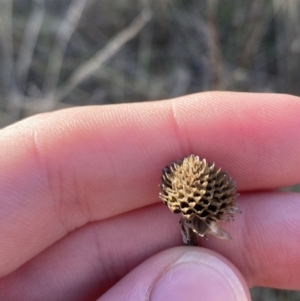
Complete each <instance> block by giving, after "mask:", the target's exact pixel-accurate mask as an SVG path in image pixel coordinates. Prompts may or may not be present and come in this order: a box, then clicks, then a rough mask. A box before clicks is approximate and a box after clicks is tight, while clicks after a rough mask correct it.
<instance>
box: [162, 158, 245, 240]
mask: <svg viewBox="0 0 300 301" xmlns="http://www.w3.org/2000/svg"><path fill="white" fill-rule="evenodd" d="M160 187H161V193H160V194H159V196H160V198H161V200H162V201H163V202H164V204H165V205H167V206H168V207H169V209H170V210H171V211H172V212H174V213H181V214H182V218H181V220H180V224H181V232H182V235H183V242H184V243H185V244H186V245H197V234H198V235H199V236H201V237H204V238H206V234H212V235H214V236H216V237H218V238H221V239H231V236H230V234H229V233H228V232H226V231H225V230H223V229H222V228H221V227H220V226H219V225H218V222H219V221H233V220H234V218H233V216H234V214H236V213H241V211H240V209H239V207H238V205H237V203H236V201H235V199H236V197H237V196H238V193H237V192H236V184H235V182H234V181H233V180H232V179H231V178H230V177H229V176H228V175H227V174H226V173H225V172H224V171H222V170H221V169H216V168H215V165H214V163H213V164H210V163H207V162H206V160H205V159H203V160H201V159H200V158H199V157H198V156H195V155H190V156H188V157H186V158H184V159H183V160H178V161H177V162H173V163H171V165H170V166H167V167H165V168H164V169H163V176H162V184H161V185H160Z"/></svg>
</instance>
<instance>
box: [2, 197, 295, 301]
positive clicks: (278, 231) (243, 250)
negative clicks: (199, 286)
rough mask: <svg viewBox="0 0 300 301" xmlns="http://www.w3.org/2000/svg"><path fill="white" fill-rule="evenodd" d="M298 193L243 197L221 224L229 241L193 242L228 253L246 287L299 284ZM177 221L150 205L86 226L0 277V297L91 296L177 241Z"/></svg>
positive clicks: (179, 241)
mask: <svg viewBox="0 0 300 301" xmlns="http://www.w3.org/2000/svg"><path fill="white" fill-rule="evenodd" d="M299 197H300V196H299V195H298V194H293V193H255V194H251V195H242V196H241V197H240V198H239V204H240V207H241V208H242V210H243V213H242V214H241V215H239V216H237V217H236V221H235V222H234V223H223V224H222V226H223V227H224V228H225V229H226V230H227V231H229V232H230V233H231V235H232V237H233V241H232V242H227V241H223V240H218V239H216V238H214V237H211V236H210V237H209V239H208V241H205V240H203V239H199V243H200V244H201V245H202V246H203V247H207V248H210V249H212V250H215V251H216V252H218V253H220V254H222V255H223V256H224V257H226V258H228V259H229V260H230V261H231V262H232V263H233V264H234V265H235V266H237V268H238V269H239V270H240V271H241V273H242V274H243V276H244V277H245V279H246V281H247V283H248V285H249V286H250V287H251V286H254V285H257V286H269V287H277V288H283V289H300V286H299V283H300V273H299V262H300V253H299V251H298V250H299V239H298V231H299V222H298V217H299V215H300V209H299ZM179 218H180V217H179V216H178V215H175V214H171V213H170V212H169V210H168V209H167V208H166V207H164V206H162V204H157V205H153V206H149V207H146V208H143V209H138V210H136V211H132V212H129V213H126V214H123V215H120V216H116V217H114V218H111V219H107V220H105V221H101V222H97V223H92V224H90V225H87V226H85V227H83V228H81V229H79V230H77V231H74V232H73V233H72V234H70V235H68V236H67V237H66V238H64V239H62V240H61V241H59V242H58V243H57V244H55V245H53V246H52V247H51V248H49V249H47V250H46V251H45V252H43V253H42V254H40V255H39V256H37V257H36V258H34V259H33V260H31V261H30V262H28V263H27V264H25V265H24V266H23V267H21V268H20V269H18V270H17V271H15V272H14V273H12V274H11V275H9V276H7V277H6V278H4V279H2V280H1V281H0V300H8V301H10V300H13V301H15V300H24V299H26V300H32V301H34V300H41V298H42V297H43V300H45V301H47V299H45V296H48V295H49V296H52V297H53V298H54V297H56V299H58V300H66V301H67V300H72V301H81V300H85V301H87V300H95V296H100V295H101V294H102V293H103V292H105V291H106V290H107V289H108V288H109V287H111V286H112V285H114V284H115V283H116V282H117V281H119V280H120V279H121V278H122V277H124V276H125V275H126V274H127V273H128V272H130V271H131V270H132V269H133V268H134V267H136V266H137V265H139V264H141V263H142V262H143V261H144V260H146V259H147V258H148V257H149V256H152V255H154V254H156V253H157V252H159V251H162V250H164V249H166V248H170V247H172V246H176V245H180V244H182V239H181V234H180V226H179ZM41 282H42V284H44V285H41ZM18 288H26V290H20V289H18ZM54 292H55V293H54ZM56 294H57V295H56ZM90 296H92V297H91V299H89V297H90ZM25 297H26V298H25ZM22 298H23V299H22ZM49 300H53V299H49Z"/></svg>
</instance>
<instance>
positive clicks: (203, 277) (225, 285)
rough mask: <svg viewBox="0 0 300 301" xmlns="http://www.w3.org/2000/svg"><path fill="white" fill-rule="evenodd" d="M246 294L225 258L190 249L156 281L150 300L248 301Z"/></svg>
mask: <svg viewBox="0 0 300 301" xmlns="http://www.w3.org/2000/svg"><path fill="white" fill-rule="evenodd" d="M248 297H249V296H248ZM248 297H247V293H246V292H245V289H244V286H243V285H242V283H241V281H240V280H239V278H238V276H237V274H236V272H234V271H233V270H232V269H231V268H230V267H229V266H228V265H227V264H226V263H225V262H224V261H222V260H221V259H219V258H217V257H215V256H213V255H212V254H209V253H201V252H198V251H189V252H187V253H185V254H184V255H183V256H182V257H180V258H179V259H178V260H177V261H176V262H175V263H174V264H173V265H172V266H171V267H170V268H169V269H168V270H167V271H166V273H165V274H163V275H162V277H161V278H160V279H159V280H158V281H157V283H156V284H155V286H154V287H153V290H152V292H151V295H150V300H151V301H166V300H167V301H171V300H172V301H183V300H189V301H196V300H197V301H199V300H209V301H221V300H222V301H247V300H249V298H248Z"/></svg>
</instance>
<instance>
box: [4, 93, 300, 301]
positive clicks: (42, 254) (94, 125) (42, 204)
mask: <svg viewBox="0 0 300 301" xmlns="http://www.w3.org/2000/svg"><path fill="white" fill-rule="evenodd" d="M299 117H300V101H299V99H298V98H297V97H293V96H287V95H274V94H250V93H224V92H217V93H202V94H195V95H190V96H185V97H182V98H179V99H174V100H168V101H159V102H151V103H138V104H124V105H115V106H99V107H82V108H74V109H68V110H63V111H59V112H54V113H48V114H43V115H39V116H34V117H32V118H29V119H27V120H24V121H21V122H19V123H17V124H15V125H12V126H10V127H7V128H5V129H3V130H1V131H0V154H1V156H0V196H1V197H0V208H1V209H0V215H1V216H0V242H1V244H0V277H2V278H1V280H0V300H5V301H18V300H26V301H31V300H44V301H47V300H49V301H50V300H51V301H52V300H64V301H65V300H72V301H79V300H85V301H89V300H96V299H97V298H99V299H97V300H101V301H103V300H106V301H110V300H134V301H138V300H151V301H152V300H153V301H157V300H172V301H173V300H174V301H176V300H189V301H192V300H212V301H214V300H226V301H229V300H240V301H242V300H250V297H249V292H248V287H251V286H253V285H260V286H273V287H278V288H286V289H299V288H300V284H299V283H300V272H299V270H300V268H299V262H300V252H299V246H300V240H299V234H298V232H299V216H300V206H299V195H298V194H293V193H288V192H279V191H275V189H277V188H280V187H282V186H287V185H292V184H295V183H297V182H299V181H300V168H299V163H300V151H299V150H300V130H299V129H300V118H299ZM191 153H194V154H196V155H199V156H200V157H202V158H206V159H207V160H208V161H211V162H216V166H219V167H222V169H223V170H226V171H227V172H228V173H229V175H230V176H232V177H233V179H235V180H236V182H237V186H238V190H239V192H241V196H240V197H239V198H238V200H237V201H238V204H239V206H240V208H241V209H242V211H243V214H241V215H238V216H237V217H236V221H235V222H234V223H225V224H224V228H225V229H227V230H228V231H229V232H230V233H231V235H232V237H233V242H227V241H220V240H218V239H216V238H213V237H209V239H208V241H205V240H200V241H199V244H200V245H201V246H202V247H205V248H207V249H203V248H200V247H177V248H172V249H169V248H171V247H174V246H178V245H181V234H180V227H179V224H178V221H179V218H180V216H178V215H174V214H172V213H170V211H169V209H168V208H167V207H165V206H164V205H163V204H162V202H161V201H159V198H158V192H159V188H158V184H159V183H160V176H161V169H162V168H163V167H164V166H165V165H167V164H169V163H170V162H171V161H173V160H176V159H178V158H182V157H184V156H186V155H189V154H191ZM209 249H210V250H214V251H210V250H209ZM160 251H163V252H161V253H159V252H160ZM220 254H221V255H220ZM152 255H154V256H152ZM223 256H224V257H225V258H227V259H225V258H224V257H223ZM235 266H236V267H235ZM239 271H240V272H239ZM128 273H129V274H128ZM120 279H121V280H120ZM119 280H120V281H119ZM118 281H119V282H118ZM108 289H109V290H108ZM107 290H108V291H107ZM106 291H107V292H106ZM105 292H106V293H105Z"/></svg>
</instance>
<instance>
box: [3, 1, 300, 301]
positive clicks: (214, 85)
mask: <svg viewBox="0 0 300 301" xmlns="http://www.w3.org/2000/svg"><path fill="white" fill-rule="evenodd" d="M0 51H1V52H0V128H1V127H4V126H6V125H9V124H11V123H13V122H16V121H18V120H20V119H22V118H26V117H28V116H30V115H33V114H37V113H41V112H46V111H52V110H57V109H62V108H66V107H71V106H83V105H92V104H93V105H95V104H109V103H123V102H137V101H147V100H158V99H167V98H170V97H176V96H181V95H184V94H189V93H194V92H199V91H207V90H231V91H251V92H275V93H289V94H294V95H300V84H299V83H300V72H299V70H300V56H299V55H300V2H299V1H298V0H252V1H247V0H242V1H241V0H222V1H221V0H151V1H150V0H131V1H129V0H123V1H120V0H0ZM291 189H292V190H294V191H299V190H300V189H299V187H293V188H291ZM251 293H252V297H253V300H254V301H266V300H268V301H275V300H276V301H286V300H300V293H299V292H288V291H281V290H271V289H263V288H254V289H252V291H251Z"/></svg>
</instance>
